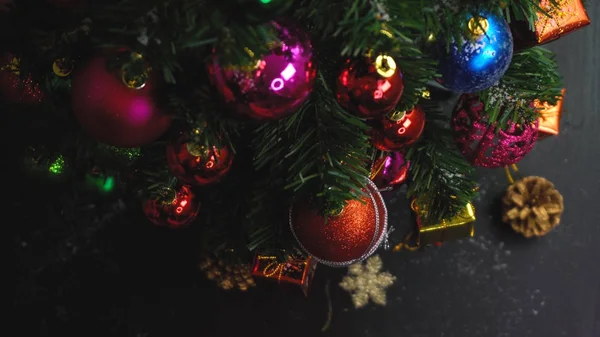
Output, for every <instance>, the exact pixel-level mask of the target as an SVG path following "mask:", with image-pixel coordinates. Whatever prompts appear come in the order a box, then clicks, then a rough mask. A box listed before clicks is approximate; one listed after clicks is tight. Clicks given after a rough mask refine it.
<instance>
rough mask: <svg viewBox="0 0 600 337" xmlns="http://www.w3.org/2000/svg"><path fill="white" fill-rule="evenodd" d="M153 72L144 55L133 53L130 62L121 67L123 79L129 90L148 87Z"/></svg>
mask: <svg viewBox="0 0 600 337" xmlns="http://www.w3.org/2000/svg"><path fill="white" fill-rule="evenodd" d="M151 70H152V68H150V67H148V65H147V64H146V63H145V62H144V58H143V56H142V54H139V53H136V52H132V53H131V54H130V60H129V62H126V63H125V64H124V65H123V66H122V67H121V79H122V80H123V83H124V84H125V85H126V86H127V87H128V88H130V89H136V90H140V89H143V88H144V87H145V86H146V83H147V82H148V78H149V76H150V75H149V74H150V71H151Z"/></svg>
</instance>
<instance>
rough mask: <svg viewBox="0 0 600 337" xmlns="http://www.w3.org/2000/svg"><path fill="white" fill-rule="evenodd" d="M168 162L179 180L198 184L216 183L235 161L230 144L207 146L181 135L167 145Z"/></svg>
mask: <svg viewBox="0 0 600 337" xmlns="http://www.w3.org/2000/svg"><path fill="white" fill-rule="evenodd" d="M167 163H168V164H169V169H170V170H171V173H173V175H174V176H175V177H177V179H179V181H181V182H183V183H186V184H190V185H196V186H202V185H208V184H212V183H215V182H217V181H219V180H221V178H223V177H224V176H225V175H226V174H227V172H229V169H230V168H231V165H232V163H233V151H232V150H231V149H230V148H229V146H227V145H225V146H216V145H211V146H206V145H201V144H198V143H195V142H193V141H191V140H190V138H189V137H188V136H185V135H184V136H181V137H179V138H178V139H176V140H175V141H173V142H172V143H170V144H169V145H168V146H167Z"/></svg>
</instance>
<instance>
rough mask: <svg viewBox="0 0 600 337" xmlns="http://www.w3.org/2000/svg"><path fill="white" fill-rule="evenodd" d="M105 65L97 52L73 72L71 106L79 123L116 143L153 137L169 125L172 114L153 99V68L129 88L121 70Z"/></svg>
mask: <svg viewBox="0 0 600 337" xmlns="http://www.w3.org/2000/svg"><path fill="white" fill-rule="evenodd" d="M107 66H108V65H107V58H106V57H105V56H96V57H94V58H92V59H91V60H90V61H89V62H88V63H87V64H86V65H85V66H83V67H80V68H79V69H78V70H77V71H76V72H75V73H74V74H73V82H72V97H73V98H72V106H73V112H74V113H75V117H76V118H77V120H78V121H79V123H80V124H81V127H82V128H83V129H84V130H85V131H86V132H87V133H88V134H90V135H91V136H92V137H94V138H95V139H97V140H98V141H100V142H102V143H106V144H109V145H113V146H118V147H138V146H142V145H146V144H148V143H151V142H152V141H154V140H156V139H157V138H158V137H160V136H161V135H162V134H163V133H164V132H165V131H166V130H167V129H168V128H169V126H170V125H171V116H169V115H167V114H164V113H163V112H162V111H160V110H159V109H158V107H157V105H156V102H155V100H154V97H153V95H154V91H155V87H156V81H155V78H154V76H153V75H154V72H150V73H149V77H148V80H147V82H146V83H145V85H144V86H143V87H142V88H139V89H132V88H130V87H128V86H126V85H125V83H124V82H123V80H122V77H123V76H122V74H120V70H116V71H110V70H108V68H107Z"/></svg>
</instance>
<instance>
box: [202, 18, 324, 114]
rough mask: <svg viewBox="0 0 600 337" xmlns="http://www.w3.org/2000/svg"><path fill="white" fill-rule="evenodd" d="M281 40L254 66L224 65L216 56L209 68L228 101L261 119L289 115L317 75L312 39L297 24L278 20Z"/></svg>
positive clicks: (274, 23) (309, 89)
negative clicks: (282, 22)
mask: <svg viewBox="0 0 600 337" xmlns="http://www.w3.org/2000/svg"><path fill="white" fill-rule="evenodd" d="M272 25H273V26H274V28H275V29H276V31H277V33H278V35H279V39H280V42H278V43H276V44H274V46H273V47H272V48H271V49H270V51H269V52H268V53H267V54H265V55H263V56H262V57H261V58H260V59H259V60H257V61H256V63H255V64H251V65H223V64H221V63H220V61H219V58H218V56H215V57H213V59H212V62H211V63H210V64H209V67H208V70H209V75H210V78H211V81H212V82H213V84H214V85H215V87H216V88H217V90H218V91H219V92H220V94H221V95H222V96H223V99H224V100H225V102H226V103H227V104H228V105H229V106H230V107H231V108H232V109H233V110H234V111H236V112H238V113H241V114H243V115H247V116H250V117H252V118H254V119H257V120H276V119H279V118H282V117H285V116H288V115H289V114H291V113H292V112H294V111H295V110H296V109H298V107H300V105H302V103H304V102H305V101H306V99H307V98H308V96H309V94H310V93H311V91H312V87H313V83H314V80H315V77H316V65H315V60H314V55H313V49H312V45H311V41H310V38H309V36H308V34H307V33H306V32H304V31H303V30H302V29H300V28H299V27H298V26H297V25H295V24H293V23H285V24H281V23H277V22H273V23H272Z"/></svg>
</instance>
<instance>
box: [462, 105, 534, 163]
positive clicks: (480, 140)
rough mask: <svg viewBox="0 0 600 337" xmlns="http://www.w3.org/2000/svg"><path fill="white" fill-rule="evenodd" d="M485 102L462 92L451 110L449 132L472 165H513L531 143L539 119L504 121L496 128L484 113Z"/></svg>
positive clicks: (531, 145) (523, 155)
mask: <svg viewBox="0 0 600 337" xmlns="http://www.w3.org/2000/svg"><path fill="white" fill-rule="evenodd" d="M484 109H485V105H484V104H483V102H481V101H480V100H479V97H478V96H477V95H474V94H464V95H462V96H461V97H460V99H459V100H458V103H457V104H456V107H455V108H454V112H453V113H452V121H451V126H452V131H453V134H454V140H455V141H456V145H457V146H458V149H459V150H460V151H461V152H462V153H463V155H464V156H465V158H467V160H468V161H469V162H470V163H471V164H472V165H474V166H481V167H486V168H497V167H504V166H507V165H511V164H515V163H517V162H519V161H520V160H521V159H523V157H525V156H526V155H527V154H528V153H529V152H530V151H531V149H532V148H533V145H535V142H536V140H537V137H538V127H539V122H538V121H537V120H536V121H535V122H531V123H520V124H519V123H513V122H508V126H507V127H505V128H504V129H499V127H498V125H497V124H490V123H488V121H487V116H485V111H484Z"/></svg>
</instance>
